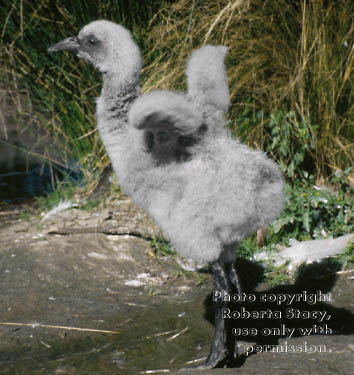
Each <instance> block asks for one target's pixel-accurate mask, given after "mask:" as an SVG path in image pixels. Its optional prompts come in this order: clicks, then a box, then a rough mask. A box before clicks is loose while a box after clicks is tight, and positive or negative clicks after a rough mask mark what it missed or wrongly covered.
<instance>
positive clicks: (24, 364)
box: [0, 199, 354, 375]
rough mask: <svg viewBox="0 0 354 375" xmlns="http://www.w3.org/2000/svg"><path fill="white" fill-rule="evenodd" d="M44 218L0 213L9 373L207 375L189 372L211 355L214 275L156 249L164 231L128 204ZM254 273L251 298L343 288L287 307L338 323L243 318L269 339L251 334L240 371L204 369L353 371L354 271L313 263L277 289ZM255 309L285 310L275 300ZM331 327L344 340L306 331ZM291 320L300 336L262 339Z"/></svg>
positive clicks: (0, 313)
mask: <svg viewBox="0 0 354 375" xmlns="http://www.w3.org/2000/svg"><path fill="white" fill-rule="evenodd" d="M21 212H22V213H21ZM41 220H42V216H40V215H39V214H38V213H34V214H28V215H24V214H23V209H22V208H21V209H19V208H11V209H9V208H7V209H6V213H5V208H3V211H2V212H0V259H1V263H0V275H1V276H0V277H1V294H0V374H26V375H31V374H36V375H37V374H46V375H49V374H64V375H65V374H67V375H71V374H112V373H114V374H126V375H128V374H139V373H143V374H144V373H145V374H149V373H151V374H152V373H171V374H173V373H176V374H177V373H178V374H194V373H200V371H197V370H192V369H190V370H183V371H177V369H179V368H181V367H189V366H192V365H196V364H198V363H199V362H198V359H201V358H204V357H205V356H206V355H207V353H208V350H209V345H210V342H211V338H212V334H213V326H212V324H211V321H212V319H211V317H212V310H211V306H210V305H211V304H210V300H211V294H210V292H211V288H212V280H211V275H210V274H209V273H207V272H204V273H186V272H182V271H181V269H180V268H179V266H178V265H177V263H176V260H175V258H174V257H171V256H166V255H163V254H161V253H160V252H156V251H155V246H154V238H156V236H158V235H159V230H158V228H156V227H155V225H154V223H153V222H152V221H151V219H150V218H149V217H148V216H147V215H146V214H145V213H143V212H141V211H140V210H138V209H137V208H136V207H135V206H134V205H133V204H132V203H131V202H130V201H129V200H126V199H122V200H118V199H117V200H111V201H110V202H108V203H107V205H106V207H105V208H96V209H92V210H90V211H84V210H80V209H78V208H70V209H68V210H66V211H63V212H61V213H59V214H58V215H56V216H54V217H52V218H51V219H49V220H47V221H44V222H42V221H41ZM252 267H253V266H252V265H251V264H246V263H245V264H242V263H241V264H239V271H240V274H241V277H242V279H243V284H244V285H245V287H246V291H247V293H248V294H251V295H254V296H255V298H256V299H257V300H259V299H260V296H261V294H262V293H268V294H274V295H279V294H282V295H286V294H288V295H294V294H301V293H303V291H304V290H306V291H308V293H313V292H314V291H316V290H322V291H323V293H327V295H328V293H331V298H330V300H329V301H327V302H320V303H316V304H314V305H309V304H306V303H298V304H292V305H291V306H290V305H288V306H287V307H289V306H290V307H292V308H294V309H297V310H299V312H300V313H302V312H305V313H304V314H305V315H306V312H307V313H308V314H310V312H313V311H320V312H321V313H324V312H326V314H327V315H326V318H325V319H324V320H323V321H322V322H319V321H318V319H317V318H318V317H317V316H315V317H314V316H313V315H312V317H311V319H310V318H307V317H306V316H305V315H302V316H301V317H300V318H298V319H293V318H291V319H288V320H287V319H284V314H285V310H284V309H283V310H282V311H281V314H283V318H282V319H273V320H272V319H268V320H267V319H253V320H252V319H248V320H246V319H242V320H241V321H238V326H240V327H244V328H245V327H255V328H256V329H257V330H258V335H256V336H252V335H245V336H242V340H240V352H241V356H240V358H239V360H238V362H237V363H235V366H236V367H238V368H237V369H236V368H232V369H215V370H210V371H203V372H202V373H203V374H209V373H210V374H234V373H238V374H256V373H257V374H260V373H267V372H270V371H271V372H272V373H273V374H274V375H277V374H282V375H283V374H308V373H312V374H351V373H352V370H353V364H354V340H353V338H354V295H353V285H354V272H352V271H353V270H348V269H346V270H345V271H344V272H343V270H338V269H336V270H335V271H334V270H333V269H329V268H328V267H322V268H317V269H315V268H312V269H311V270H310V272H309V273H308V274H307V275H306V273H304V274H302V276H301V277H300V276H299V277H298V279H297V281H296V282H295V284H293V285H291V286H283V287H278V288H274V287H273V288H272V287H270V286H269V285H266V284H259V285H256V284H257V280H256V279H257V277H256V275H258V273H257V272H258V271H259V270H258V271H257V268H256V267H254V268H252ZM324 271H325V272H324ZM338 271H339V272H338ZM309 274H310V275H311V278H310V279H309ZM285 307H286V306H284V308H285ZM245 308H246V309H248V310H249V311H253V310H257V311H258V310H260V309H263V310H267V309H269V310H271V311H274V310H279V309H280V308H279V306H277V305H275V304H274V303H273V304H272V303H265V302H264V303H258V305H256V304H253V305H252V304H248V305H247V304H246V305H245ZM282 308H283V306H282ZM280 310H281V309H280ZM328 317H329V318H328ZM327 318H328V319H327ZM326 319H327V320H326ZM324 323H327V326H328V327H329V328H330V329H331V330H332V332H331V333H332V334H323V333H324V332H320V333H322V334H317V335H310V336H304V335H301V334H299V328H306V327H307V328H309V327H313V325H314V324H317V326H321V327H322V326H323V324H324ZM282 324H283V327H285V326H286V327H287V328H289V329H292V328H293V329H294V334H293V335H292V337H291V338H287V337H280V336H277V335H275V334H274V335H273V334H272V335H271V336H270V337H265V335H262V334H260V332H263V331H262V329H264V328H269V327H273V326H274V327H278V328H281V327H282ZM235 326H237V325H235ZM229 328H230V329H232V325H230V327H229ZM317 333H319V332H317ZM327 333H328V332H327ZM255 344H257V345H258V346H254V345H255ZM265 345H268V350H267V347H266V346H265ZM269 345H273V346H272V347H270V346H269ZM270 348H273V349H272V350H271V351H270ZM324 350H325V352H324ZM257 351H258V353H257V354H255V352H257Z"/></svg>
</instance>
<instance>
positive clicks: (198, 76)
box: [186, 45, 230, 113]
mask: <svg viewBox="0 0 354 375" xmlns="http://www.w3.org/2000/svg"><path fill="white" fill-rule="evenodd" d="M226 54H227V47H225V46H212V45H206V46H204V47H202V48H199V49H197V50H196V51H194V52H193V53H192V56H191V57H190V59H189V60H188V62H187V69H186V74H187V84H188V96H189V97H190V98H191V99H192V100H193V102H195V103H196V104H198V105H199V106H201V107H202V108H203V107H208V106H211V107H212V108H213V109H214V110H218V111H221V112H223V113H225V112H227V110H228V108H229V105H230V94H229V88H228V84H227V75H226V69H225V64H224V60H225V56H226ZM206 110H207V108H206ZM209 110H210V109H209Z"/></svg>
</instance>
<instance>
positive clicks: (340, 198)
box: [272, 180, 354, 241]
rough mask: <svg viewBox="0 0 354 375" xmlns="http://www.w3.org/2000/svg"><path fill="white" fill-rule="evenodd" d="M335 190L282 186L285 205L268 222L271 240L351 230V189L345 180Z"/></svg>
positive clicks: (353, 224) (353, 209) (353, 207)
mask: <svg viewBox="0 0 354 375" xmlns="http://www.w3.org/2000/svg"><path fill="white" fill-rule="evenodd" d="M342 186H344V187H343V188H339V189H338V191H337V192H333V191H331V190H329V189H325V188H322V189H320V188H318V187H315V186H313V185H312V184H311V180H310V181H308V182H307V183H306V184H304V183H301V182H299V183H297V184H295V186H294V187H291V186H290V185H288V184H287V185H286V207H285V209H284V212H283V213H282V215H281V216H280V218H279V219H277V220H276V221H275V222H274V224H273V225H272V232H273V235H274V236H275V238H274V240H279V241H280V240H281V239H282V241H284V238H285V239H286V238H295V239H298V240H305V239H309V238H321V237H327V236H334V237H337V236H340V235H342V234H346V233H352V232H353V228H354V205H353V199H352V196H353V194H354V189H353V188H352V187H351V186H350V185H349V184H347V183H344V182H343V183H342Z"/></svg>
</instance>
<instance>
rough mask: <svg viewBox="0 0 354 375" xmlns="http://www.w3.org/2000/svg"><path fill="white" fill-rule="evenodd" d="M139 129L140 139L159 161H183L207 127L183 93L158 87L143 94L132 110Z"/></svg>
mask: <svg viewBox="0 0 354 375" xmlns="http://www.w3.org/2000/svg"><path fill="white" fill-rule="evenodd" d="M129 122H130V125H131V126H133V128H135V129H137V130H139V132H138V134H137V140H136V141H137V142H140V143H141V146H142V147H143V148H144V149H145V150H146V151H147V152H149V153H151V154H152V155H153V156H154V157H155V158H156V159H157V161H159V162H162V163H164V162H165V163H166V162H172V161H182V160H186V159H188V157H189V156H190V155H191V151H192V149H191V148H192V147H193V146H194V145H195V144H196V143H198V142H199V141H200V139H201V137H202V135H203V133H204V132H205V130H206V126H205V125H204V124H203V117H202V115H201V114H200V113H199V112H198V110H197V109H196V108H195V106H194V105H193V104H191V103H190V102H188V101H187V100H186V99H185V98H184V96H183V95H181V94H177V93H174V92H171V91H165V90H156V91H151V92H149V93H148V94H145V95H143V96H140V97H139V98H138V99H136V100H135V102H134V103H133V104H132V106H131V108H130V111H129Z"/></svg>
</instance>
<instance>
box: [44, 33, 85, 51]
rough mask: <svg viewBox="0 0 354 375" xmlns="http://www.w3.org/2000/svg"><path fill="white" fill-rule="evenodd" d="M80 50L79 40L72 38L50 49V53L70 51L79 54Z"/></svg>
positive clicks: (75, 37)
mask: <svg viewBox="0 0 354 375" xmlns="http://www.w3.org/2000/svg"><path fill="white" fill-rule="evenodd" d="M79 48H80V41H79V38H78V37H77V36H71V37H69V38H66V39H64V40H62V41H60V42H59V43H56V44H54V45H53V46H51V47H49V48H48V52H58V51H68V52H73V53H77V52H78V51H79Z"/></svg>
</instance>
